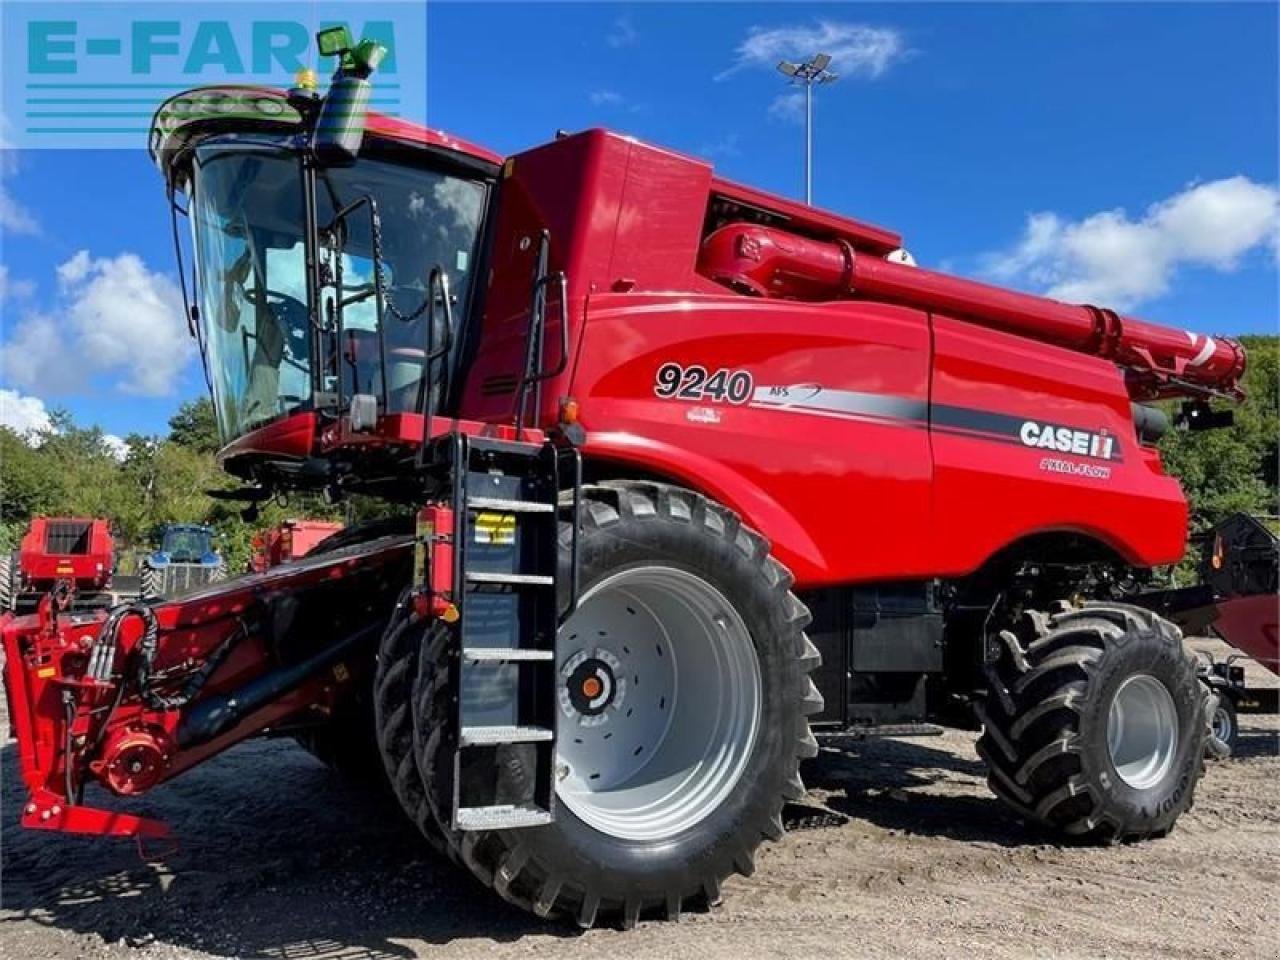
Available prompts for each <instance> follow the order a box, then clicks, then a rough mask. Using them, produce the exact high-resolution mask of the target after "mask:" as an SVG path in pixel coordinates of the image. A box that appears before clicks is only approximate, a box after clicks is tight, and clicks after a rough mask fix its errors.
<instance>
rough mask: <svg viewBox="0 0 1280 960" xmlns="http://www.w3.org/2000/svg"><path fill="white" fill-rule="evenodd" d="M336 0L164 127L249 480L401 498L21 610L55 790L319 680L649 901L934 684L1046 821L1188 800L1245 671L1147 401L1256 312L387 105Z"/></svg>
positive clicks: (1124, 817) (465, 857) (484, 800)
mask: <svg viewBox="0 0 1280 960" xmlns="http://www.w3.org/2000/svg"><path fill="white" fill-rule="evenodd" d="M344 33H345V31H343V30H340V29H339V30H335V31H326V32H324V33H322V34H321V37H320V39H321V49H322V52H324V53H325V54H330V55H336V56H339V57H340V62H341V65H340V67H339V68H338V70H337V72H336V73H335V75H334V78H333V80H332V82H331V85H330V87H329V90H328V92H327V95H325V96H320V95H319V94H318V93H316V92H315V90H314V82H310V83H308V82H305V81H304V80H301V79H300V81H299V85H298V86H297V87H296V88H294V89H293V90H290V91H288V92H281V91H274V90H267V89H260V88H252V89H250V88H239V87H217V88H204V89H198V90H193V91H190V92H189V93H185V94H182V95H180V96H177V97H175V98H173V99H171V100H169V101H167V102H166V103H165V104H164V105H163V106H162V107H161V108H160V110H159V112H158V113H157V115H156V118H155V121H154V125H153V129H152V132H151V142H150V147H151V151H152V154H153V156H154V158H155V160H156V163H157V165H158V167H159V169H160V171H161V172H162V174H163V176H164V179H165V184H166V186H167V188H168V191H169V195H170V199H171V200H172V201H173V202H174V209H175V216H181V215H182V214H184V213H185V214H186V215H188V216H189V217H190V220H191V228H192V231H193V235H194V256H193V259H194V268H195V269H194V272H195V276H196V284H195V291H196V301H197V304H196V305H193V306H192V307H191V313H190V316H191V322H192V328H193V331H194V332H195V334H196V336H197V337H198V340H199V345H200V348H201V351H202V353H203V356H204V359H205V362H206V364H207V367H208V372H209V375H210V379H211V383H212V388H213V391H212V392H213V402H214V405H215V407H216V410H217V416H218V421H219V425H220V429H221V432H222V435H223V437H224V440H225V446H224V447H223V449H222V451H221V454H220V457H221V463H222V465H223V466H224V468H225V469H226V470H228V471H229V472H230V473H231V474H232V475H234V476H236V477H238V478H240V479H241V480H242V481H243V484H244V486H243V490H242V491H241V496H242V497H243V499H244V500H245V501H247V502H250V503H254V502H259V501H262V500H265V499H266V498H268V497H270V496H272V495H275V494H276V493H281V492H287V491H291V490H311V491H323V492H325V493H327V495H328V496H329V497H330V498H332V499H341V498H343V497H347V496H349V495H352V494H362V495H368V496H374V497H379V498H382V499H384V500H386V501H389V502H391V503H394V504H397V505H399V506H400V507H401V508H402V509H403V510H404V511H405V515H406V516H407V517H408V518H409V519H407V520H405V521H403V522H397V521H387V522H383V523H380V524H376V525H369V526H363V527H352V528H348V529H346V530H344V531H343V532H342V533H341V534H339V535H337V536H335V537H331V538H330V539H329V540H328V541H326V543H325V544H324V545H323V547H322V549H320V550H317V551H314V552H312V553H311V554H309V555H308V556H307V557H305V558H303V559H301V560H299V561H296V562H294V563H290V564H286V565H283V566H279V567H276V568H273V569H270V570H267V571H266V572H264V573H260V574H253V575H246V576H240V577H236V578H233V579H230V580H228V581H226V582H224V583H219V584H216V585H211V586H209V587H207V588H204V589H202V590H200V591H197V592H195V593H192V594H189V595H187V596H185V597H182V598H181V599H178V600H174V601H170V602H164V603H159V604H155V605H144V604H130V605H125V606H120V607H117V608H115V609H114V610H112V611H111V612H110V614H109V615H104V614H97V615H92V616H82V615H76V614H74V613H70V612H68V611H66V610H65V609H62V608H60V607H59V606H57V605H54V606H53V607H51V608H49V609H45V610H44V611H43V612H42V613H41V615H38V616H29V617H18V618H10V619H8V620H7V621H6V622H4V624H3V639H4V644H5V648H6V651H7V653H8V666H7V685H8V690H9V696H10V699H11V703H12V716H13V719H14V725H15V729H16V733H17V737H18V741H19V745H20V752H21V769H22V775H23V777H24V779H25V782H26V784H27V787H28V788H29V791H30V800H29V802H28V803H27V804H26V806H25V807H24V809H23V811H22V822H23V823H24V824H25V825H26V826H28V827H33V828H37V829H48V830H64V831H73V832H81V833H90V834H115V835H139V836H158V835H162V834H163V833H164V832H165V827H164V825H163V824H161V823H158V822H155V821H153V820H150V819H145V818H143V817H140V816H136V815H133V814H124V813H117V812H112V811H110V810H108V809H105V808H100V807H99V806H98V805H97V804H98V796H94V797H92V798H91V799H92V800H93V801H94V802H93V803H86V802H85V788H86V786H87V785H89V784H96V785H100V786H102V787H105V788H106V790H107V791H109V792H111V793H115V794H120V795H124V796H136V795H139V794H143V793H145V792H146V791H148V790H150V789H152V788H155V787H157V786H158V785H160V784H162V783H163V782H165V781H167V780H171V779H173V778H175V777H177V776H179V775H181V774H182V773H183V772H184V771H186V770H189V769H190V768H192V767H193V766H195V765H196V764H198V763H200V762H201V761H202V760H205V759H207V758H209V757H211V756H213V755H215V754H217V753H219V752H220V751H222V750H225V749H226V748H228V747H230V746H232V745H233V744H235V743H237V742H239V741H241V740H243V739H245V738H246V737H250V736H253V735H255V734H259V733H262V732H263V731H264V730H267V729H268V728H281V727H288V728H289V729H297V728H298V727H299V726H301V725H305V724H311V725H313V727H314V728H315V729H316V730H317V731H320V732H324V733H327V734H328V735H330V736H331V737H334V738H341V739H344V740H345V742H347V743H349V744H350V743H354V742H356V741H358V740H361V738H363V742H365V743H366V744H367V746H366V748H365V751H364V754H363V759H365V760H366V761H367V760H368V758H369V757H370V756H372V753H371V752H372V751H375V750H376V751H377V753H378V757H379V759H380V762H381V764H382V765H383V766H384V767H385V772H386V776H387V777H389V778H390V780H391V783H392V785H393V786H394V789H395V791H396V793H397V795H398V797H399V799H400V801H401V803H402V804H403V806H404V808H405V812H406V813H407V814H408V815H409V816H410V817H411V818H412V819H413V821H414V822H415V823H417V824H418V825H419V826H420V827H421V829H422V831H423V832H424V834H425V835H426V837H427V839H428V840H429V841H430V842H431V843H433V844H435V845H436V846H437V847H439V848H442V849H446V850H447V851H449V853H450V855H451V856H452V857H453V858H454V859H455V860H456V861H457V862H458V863H459V864H461V865H462V866H463V867H464V868H465V869H467V870H470V871H471V872H473V873H474V874H475V876H476V877H478V878H479V879H480V880H481V881H482V882H483V883H485V884H487V885H489V886H491V887H492V888H493V889H494V890H495V891H496V892H497V893H498V894H499V895H501V896H502V897H504V898H505V899H507V900H508V901H510V902H512V903H515V904H518V905H519V906H521V907H523V908H525V909H528V910H530V911H532V912H534V913H535V914H537V915H539V916H544V917H545V916H564V917H569V918H572V919H573V920H575V921H576V922H578V923H579V924H582V925H584V926H590V925H592V924H595V923H598V922H605V923H617V924H621V925H623V926H630V925H632V924H634V923H635V922H636V921H637V919H638V918H640V917H642V916H654V915H657V916H667V917H672V918H674V917H676V916H678V915H679V914H680V912H681V910H683V909H685V908H687V907H689V906H700V905H705V904H708V903H710V904H714V903H715V902H717V901H718V900H719V899H720V895H721V884H722V883H723V881H724V880H725V879H726V878H727V877H728V876H730V875H731V874H733V873H741V874H749V873H751V871H752V870H753V869H754V864H755V854H756V850H757V848H758V847H759V846H760V844H761V843H762V842H763V841H764V840H766V839H775V840H776V839H778V838H779V837H781V836H782V833H783V821H782V809H783V805H784V804H785V803H786V802H788V801H792V800H800V799H801V798H803V796H804V787H803V785H802V783H801V779H800V764H801V761H803V760H804V759H806V758H809V757H812V756H814V755H815V754H816V753H817V751H818V743H817V740H816V739H815V733H817V734H821V733H837V734H838V733H841V732H845V731H849V730H862V731H868V730H870V731H877V730H878V731H882V732H883V731H886V730H903V729H919V728H921V727H922V725H924V724H929V723H938V722H943V723H955V724H965V725H971V726H974V725H977V724H981V725H982V726H983V728H984V732H983V735H982V738H981V740H980V751H981V753H982V756H983V757H984V758H985V760H986V762H987V764H988V767H989V770H990V784H991V787H992V789H993V790H994V791H995V793H996V794H997V795H998V796H999V797H1000V798H1001V799H1003V800H1004V801H1005V802H1006V803H1007V804H1009V805H1010V806H1011V807H1012V808H1013V809H1014V810H1015V811H1017V813H1018V814H1019V815H1020V816H1021V817H1023V818H1024V819H1025V820H1026V821H1027V822H1028V823H1029V824H1032V825H1035V826H1036V827H1039V828H1043V829H1048V830H1052V831H1057V832H1058V833H1060V834H1062V835H1064V836H1067V837H1071V838H1075V839H1077V840H1082V841H1099V842H1111V841H1117V840H1140V839H1144V838H1148V837H1158V836H1161V835H1163V834H1164V833H1166V832H1167V831H1168V830H1170V829H1171V828H1172V827H1173V825H1174V823H1175V821H1176V820H1177V819H1178V817H1179V816H1180V815H1181V814H1182V812H1183V811H1184V810H1186V809H1187V807H1188V806H1189V805H1190V803H1191V799H1192V793H1193V792H1194V790H1195V787H1196V784H1197V782H1198V781H1199V779H1200V776H1201V774H1202V771H1203V755H1204V749H1205V742H1206V732H1207V714H1208V710H1209V706H1210V704H1211V703H1212V700H1213V698H1212V696H1211V695H1209V694H1208V692H1207V690H1206V689H1205V688H1204V687H1203V686H1202V685H1201V683H1200V681H1199V680H1198V678H1197V670H1196V665H1195V661H1194V659H1193V658H1192V657H1191V656H1190V655H1189V654H1188V652H1187V651H1186V650H1185V649H1184V647H1183V643H1182V638H1181V635H1180V633H1179V631H1178V629H1177V628H1176V627H1175V626H1174V625H1173V624H1172V623H1170V622H1168V621H1166V620H1164V619H1162V618H1160V617H1159V616H1157V615H1155V614H1154V613H1152V612H1150V611H1148V610H1145V609H1143V608H1141V607H1138V606H1135V605H1133V604H1132V603H1130V602H1128V600H1127V599H1126V598H1128V597H1130V596H1131V595H1132V593H1133V589H1134V584H1135V583H1136V582H1140V581H1141V578H1142V577H1143V576H1144V574H1145V572H1146V571H1148V570H1150V568H1152V567H1155V566H1158V565H1162V564H1169V563H1172V562H1174V561H1177V560H1178V559H1179V558H1180V557H1181V556H1182V554H1183V552H1184V549H1185V547H1186V537H1187V504H1186V500H1185V499H1184V497H1183V494H1182V491H1181V489H1180V488H1179V486H1178V483H1177V481H1176V480H1175V479H1174V478H1172V477H1170V476H1167V475H1166V474H1165V472H1164V470H1163V469H1162V466H1161V461H1160V454H1159V452H1158V451H1157V449H1156V446H1155V442H1156V440H1157V439H1158V438H1159V437H1160V435H1161V433H1162V432H1163V431H1164V430H1165V428H1166V426H1167V421H1166V419H1165V417H1164V416H1163V415H1162V414H1161V413H1160V412H1159V411H1158V410H1156V409H1155V408H1154V407H1153V406H1150V405H1149V404H1150V402H1151V401H1154V400H1157V399H1160V398H1168V397H1183V398H1187V402H1188V404H1189V407H1188V410H1189V413H1190V414H1192V415H1193V416H1192V417H1191V419H1192V420H1194V421H1196V422H1201V423H1203V422H1213V421H1215V420H1220V419H1221V417H1220V416H1219V415H1218V414H1217V412H1216V411H1213V410H1211V409H1210V407H1209V405H1208V401H1209V400H1210V399H1211V398H1214V397H1223V398H1232V397H1236V396H1238V389H1237V383H1238V381H1239V379H1240V376H1241V374H1242V372H1243V370H1244V364H1245V358H1244V354H1243V351H1242V350H1241V348H1240V347H1239V346H1238V345H1237V344H1236V343H1235V342H1233V341H1231V340H1226V339H1215V338H1211V337H1207V336H1204V335H1200V334H1194V333H1187V332H1185V331H1180V330H1171V329H1167V328H1164V327H1160V326H1156V325H1153V324H1150V323H1145V322H1142V321H1139V320H1134V319H1131V318H1128V317H1121V316H1119V315H1117V314H1116V313H1114V312H1113V311H1111V310H1108V309H1106V308H1103V307H1094V306H1073V305H1069V304H1065V303H1058V302H1054V301H1050V300H1045V299H1041V298H1038V297H1034V296H1028V295H1025V294H1020V293H1014V292H1011V291H1007V290H1002V289H997V288H994V287H990V286H986V285H982V284H978V283H974V282H970V281H967V280H962V279H958V278H955V277H950V276H945V275H943V274H940V273H934V272H931V271H928V270H923V269H917V268H916V267H914V266H911V265H908V264H907V263H905V262H902V261H903V260H904V259H905V258H904V257H903V255H902V254H901V253H900V252H899V251H900V247H901V240H900V238H899V237H898V236H897V235H896V234H895V233H893V232H892V231H890V230H886V229H882V228H880V227H875V226H870V225H867V224H864V223H860V222H858V221H855V220H850V219H847V218H844V217H841V216H837V215H835V214H832V213H827V212H824V211H821V210H818V209H814V208H812V207H808V206H804V205H802V204H798V203H795V202H793V201H790V200H785V199H782V198H780V197H776V196H771V195H769V194H765V193H762V192H760V191H758V190H754V189H752V188H749V187H745V186H742V185H740V184H737V183H733V182H730V181H728V180H724V179H721V178H719V177H717V176H716V175H715V173H714V172H713V170H712V168H711V167H710V166H709V165H708V164H707V163H705V162H702V161H700V160H697V159H693V158H690V157H686V156H683V155H680V154H677V153H673V152H671V151H669V150H664V149H661V148H657V147H653V146H650V145H648V144H644V143H640V142H637V141H636V140H634V139H632V138H630V137H623V136H618V135H615V134H612V133H609V132H607V131H601V130H591V131H587V132H584V133H579V134H574V135H571V136H560V137H557V138H556V139H555V140H554V141H552V142H550V143H547V144H545V145H543V146H539V147H536V148H534V149H531V150H528V151H526V152H524V153H520V154H517V155H515V156H513V157H510V158H505V159H504V158H502V157H499V156H496V155H494V154H493V153H490V152H489V151H487V150H484V149H482V148H480V147H476V146H473V145H471V144H468V143H466V142H464V141H461V140H457V139H455V138H453V137H450V136H447V135H445V134H442V133H439V132H438V131H435V130H429V129H424V128H422V127H418V126H414V125H411V124H408V123H405V122H402V121H399V120H395V119H390V118H387V117H382V116H378V115H376V114H372V113H368V114H367V113H366V110H365V104H366V102H367V98H368V97H369V94H370V90H371V82H370V74H371V73H372V72H373V70H374V68H375V67H376V65H377V62H378V60H379V58H380V56H381V53H382V51H381V50H380V48H379V47H378V46H377V45H376V44H373V43H369V42H362V43H360V44H359V45H354V46H353V45H352V44H351V43H350V42H349V41H347V40H346V38H345V37H344V36H343V34H344ZM179 253H180V255H181V251H179ZM182 273H183V275H184V276H185V271H182ZM197 305H198V306H197ZM361 704H369V706H368V708H367V709H362V708H361V707H360V705H361ZM375 744H376V745H375ZM346 756H348V757H354V759H353V762H356V761H359V760H360V759H361V758H360V756H358V755H353V754H352V753H347V754H346ZM264 775H267V776H269V775H270V774H269V771H264ZM282 802H305V800H303V799H301V798H288V799H287V800H284V801H282Z"/></svg>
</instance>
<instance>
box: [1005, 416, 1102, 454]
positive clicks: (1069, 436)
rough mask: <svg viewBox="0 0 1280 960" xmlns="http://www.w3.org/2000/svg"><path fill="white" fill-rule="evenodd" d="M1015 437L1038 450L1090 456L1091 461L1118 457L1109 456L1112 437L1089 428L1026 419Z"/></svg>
mask: <svg viewBox="0 0 1280 960" xmlns="http://www.w3.org/2000/svg"><path fill="white" fill-rule="evenodd" d="M1018 439H1020V440H1021V441H1022V442H1023V443H1024V444H1025V445H1026V446H1028V447H1037V448H1038V449H1041V450H1056V451H1057V452H1058V453H1072V454H1075V455H1076V456H1080V457H1093V458H1094V459H1095V460H1118V459H1119V457H1118V456H1113V454H1114V453H1115V446H1116V442H1115V441H1116V438H1115V437H1114V436H1112V435H1111V434H1109V433H1107V432H1106V431H1105V430H1103V431H1100V432H1098V433H1094V432H1093V431H1091V430H1077V429H1075V428H1074V427H1059V426H1055V425H1054V424H1051V423H1037V422H1036V421H1035V420H1027V421H1025V422H1024V423H1023V424H1022V428H1021V429H1020V430H1019V431H1018Z"/></svg>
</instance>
